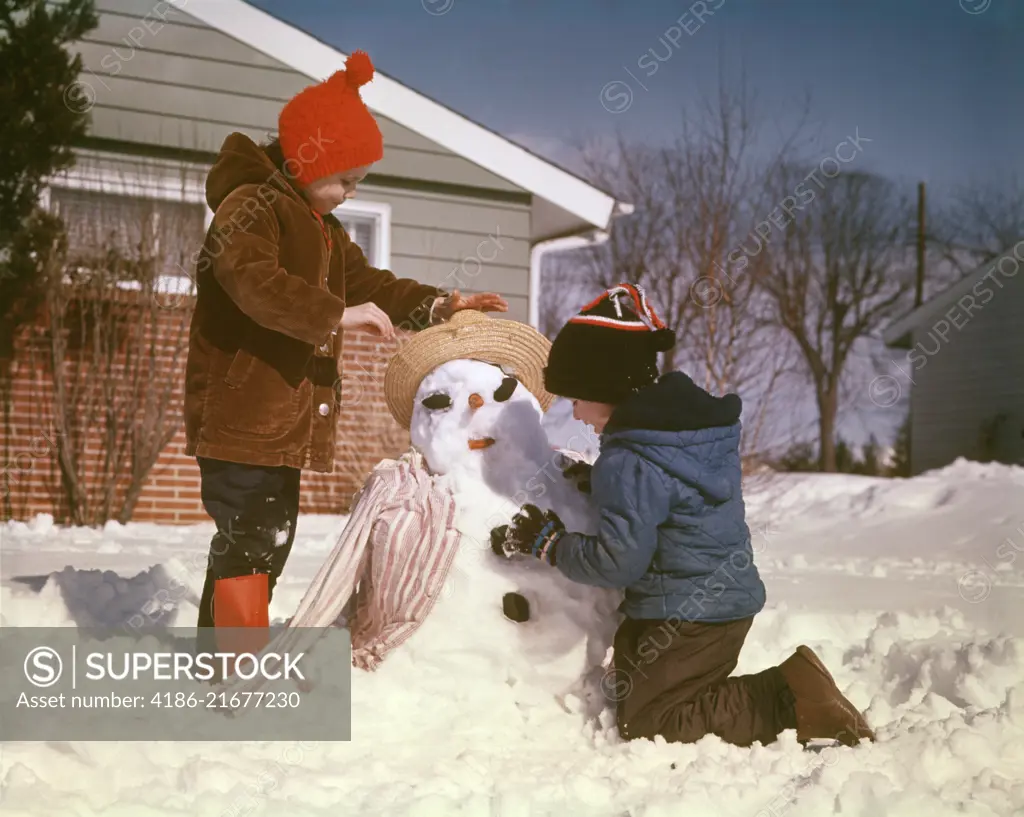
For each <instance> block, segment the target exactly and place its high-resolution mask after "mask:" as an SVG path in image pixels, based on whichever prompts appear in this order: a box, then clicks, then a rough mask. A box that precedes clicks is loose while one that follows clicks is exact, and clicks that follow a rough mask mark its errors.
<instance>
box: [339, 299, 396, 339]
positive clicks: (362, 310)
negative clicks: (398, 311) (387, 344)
mask: <svg viewBox="0 0 1024 817" xmlns="http://www.w3.org/2000/svg"><path fill="white" fill-rule="evenodd" d="M341 328H342V329H362V330H364V331H367V332H376V333H377V334H378V335H380V336H381V337H382V338H384V340H394V339H395V327H394V325H393V324H392V323H391V318H389V317H388V316H387V315H385V314H384V310H382V309H381V308H380V307H379V306H377V304H373V303H365V304H359V306H348V307H345V311H344V312H343V313H342V314H341Z"/></svg>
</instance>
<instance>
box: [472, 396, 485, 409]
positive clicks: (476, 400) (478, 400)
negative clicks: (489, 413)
mask: <svg viewBox="0 0 1024 817" xmlns="http://www.w3.org/2000/svg"><path fill="white" fill-rule="evenodd" d="M483 404H484V398H482V397H481V396H480V395H479V394H471V395H469V407H470V408H471V409H473V411H476V410H477V409H478V408H480V406H482V405H483Z"/></svg>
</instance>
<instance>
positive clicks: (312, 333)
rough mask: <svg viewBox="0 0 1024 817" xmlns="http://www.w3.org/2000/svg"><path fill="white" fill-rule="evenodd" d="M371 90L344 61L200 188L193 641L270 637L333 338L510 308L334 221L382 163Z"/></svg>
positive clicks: (192, 370)
mask: <svg viewBox="0 0 1024 817" xmlns="http://www.w3.org/2000/svg"><path fill="white" fill-rule="evenodd" d="M372 77H373V65H372V63H371V62H370V58H369V57H368V56H367V55H366V54H365V53H363V52H356V53H354V54H353V55H352V56H351V57H350V58H349V60H348V62H347V64H346V66H345V70H342V71H338V72H337V73H335V74H334V75H333V76H331V77H330V78H329V79H327V80H326V81H325V82H322V83H320V84H318V85H314V86H311V87H308V88H306V89H304V90H303V91H301V92H299V93H298V94H297V95H296V96H295V97H294V98H293V99H291V100H290V101H289V102H288V103H287V104H286V105H285V106H284V108H283V110H282V111H281V114H280V117H279V120H278V133H279V139H278V140H276V141H274V142H272V143H271V144H269V145H266V146H259V145H257V144H255V143H254V142H253V141H252V140H251V139H249V137H247V136H245V135H244V134H241V133H233V134H231V135H230V136H228V137H227V139H225V141H224V144H223V146H222V148H221V151H220V154H219V156H218V158H217V161H216V163H215V164H214V166H213V168H212V169H211V170H210V173H209V176H208V177H207V180H206V197H207V201H208V203H209V205H210V208H211V209H212V210H213V211H214V217H213V223H212V225H211V227H210V230H209V232H208V233H207V236H206V240H205V243H204V245H203V248H202V250H201V252H200V254H199V258H198V260H197V263H196V285H197V299H196V305H195V312H194V314H193V317H192V325H191V332H190V341H189V352H188V363H187V371H186V383H185V427H186V436H187V446H186V453H187V454H188V455H190V456H195V457H196V458H197V461H198V463H199V468H200V472H201V475H202V499H203V505H204V507H205V508H206V511H207V512H208V513H209V514H210V516H211V517H212V518H213V520H214V521H215V523H216V525H217V532H216V534H215V535H214V537H213V541H212V543H211V546H210V556H209V562H208V568H207V574H206V584H205V586H204V588H203V594H202V600H201V603H200V610H199V627H200V628H210V627H259V628H264V632H265V628H266V627H267V626H268V624H269V611H268V606H269V603H270V599H271V596H272V593H273V590H274V585H275V583H276V581H277V579H278V577H279V576H280V575H281V571H282V570H283V569H284V566H285V562H286V561H287V559H288V554H289V552H290V550H291V546H292V540H293V539H294V536H295V523H296V519H297V517H298V511H299V478H300V469H302V468H308V469H311V470H313V471H320V472H330V471H332V470H333V465H334V450H335V432H336V426H337V420H338V402H339V397H340V394H339V389H338V383H339V377H338V367H339V364H340V360H341V355H342V337H343V332H339V331H338V330H339V329H341V330H354V329H364V330H370V331H373V332H375V333H377V334H379V335H380V336H382V337H383V338H386V339H391V338H393V337H394V324H395V323H403V324H404V325H405V326H406V327H408V328H410V329H414V330H415V329H420V328H423V327H425V326H428V325H430V324H431V323H436V322H438V321H443V320H446V319H447V318H449V317H450V316H451V315H452V314H454V313H455V312H456V311H458V310H461V309H478V310H485V311H500V312H504V311H506V310H507V309H508V305H507V303H506V302H505V301H504V299H502V298H501V297H499V296H498V295H495V294H493V293H486V294H478V295H473V296H470V297H463V296H461V295H460V294H459V292H458V291H457V290H456V291H454V292H452V293H451V294H448V293H446V292H444V291H442V290H440V289H438V288H436V287H432V286H426V285H424V284H420V283H418V282H416V281H413V280H410V279H407V278H397V277H395V276H394V275H392V274H391V273H390V272H388V271H386V270H380V269H375V268H374V267H372V266H370V264H369V263H368V262H367V260H366V258H365V256H364V255H363V252H362V250H360V248H359V246H358V245H357V244H355V243H354V242H353V241H352V239H351V238H350V237H349V235H348V234H347V233H346V231H345V229H344V228H343V227H342V225H341V223H340V222H339V221H338V220H337V219H336V218H335V217H334V216H333V215H331V213H332V211H333V210H335V209H336V208H337V207H338V206H340V205H341V204H342V203H343V202H345V200H347V199H349V198H352V197H353V196H354V195H355V192H356V187H357V185H358V184H359V182H361V181H362V180H363V178H365V176H366V174H367V173H368V172H369V170H370V168H371V167H372V166H373V164H374V163H375V162H377V161H379V160H380V159H381V158H382V156H383V152H384V148H383V138H382V136H381V132H380V129H379V128H378V126H377V123H376V121H375V120H374V118H373V116H372V114H371V113H370V111H369V109H368V108H367V107H366V105H365V104H364V103H363V101H362V98H361V97H360V95H359V88H360V86H362V85H363V84H365V83H366V82H368V81H369V80H370V79H372ZM204 632H206V638H207V639H209V638H210V636H211V635H212V633H210V631H204V630H202V629H201V630H200V636H201V637H203V634H204ZM258 641H259V637H257V642H258ZM256 646H259V644H258V643H257V644H256Z"/></svg>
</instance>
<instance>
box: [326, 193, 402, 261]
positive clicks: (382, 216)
mask: <svg viewBox="0 0 1024 817" xmlns="http://www.w3.org/2000/svg"><path fill="white" fill-rule="evenodd" d="M333 215H334V217H335V218H336V219H338V220H339V221H341V222H342V223H344V220H345V218H346V217H347V216H353V217H354V218H365V219H370V220H372V221H373V222H374V231H373V232H374V239H373V257H372V258H370V259H369V261H370V263H371V264H372V265H373V266H375V267H376V268H377V269H386V270H389V269H391V205H390V204H386V203H384V202H382V201H362V200H357V199H350V200H349V201H346V202H345V203H344V204H343V205H341V206H340V207H337V208H335V209H334V211H333Z"/></svg>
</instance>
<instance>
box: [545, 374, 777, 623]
mask: <svg viewBox="0 0 1024 817" xmlns="http://www.w3.org/2000/svg"><path fill="white" fill-rule="evenodd" d="M741 408H742V403H741V401H740V398H739V396H738V395H735V394H728V395H726V396H725V397H721V398H719V397H714V396H713V395H711V394H709V393H708V392H706V391H704V390H703V389H701V388H700V387H698V386H697V385H696V384H695V383H694V382H693V381H692V380H691V379H690V378H689V377H687V376H686V375H685V374H683V373H681V372H672V373H670V374H667V375H664V376H663V377H661V378H660V379H659V380H658V381H657V382H656V383H654V384H652V385H651V386H648V387H647V388H645V389H643V390H641V391H640V392H638V393H636V394H634V395H633V396H631V397H630V398H629V399H628V400H627V401H626V402H624V403H622V404H621V405H619V406H617V407H616V409H615V412H614V413H613V415H612V418H611V421H610V422H609V423H608V425H607V426H606V428H605V430H604V433H603V434H602V437H601V454H600V456H599V457H598V458H597V461H596V462H595V463H594V468H593V471H592V473H591V491H592V494H593V500H594V502H595V504H596V505H597V507H598V508H599V509H600V513H601V522H600V528H599V531H598V535H597V536H584V535H582V534H576V533H569V534H566V535H565V536H563V537H562V538H561V539H560V540H559V542H558V544H557V548H556V566H557V567H558V569H559V570H560V571H562V573H564V574H565V575H566V576H567V577H569V578H570V579H572V580H573V581H577V582H580V583H583V584H589V585H596V586H598V587H619V588H625V601H624V603H623V606H622V612H624V613H625V614H626V615H627V616H629V617H630V618H640V619H675V620H680V621H702V622H708V623H710V622H724V621H735V620H737V619H742V618H747V617H749V616H753V615H754V614H756V613H757V612H759V611H760V610H761V609H762V607H764V603H765V589H764V584H763V583H762V581H761V577H760V574H759V573H758V570H757V567H755V565H754V555H753V552H752V548H751V542H750V532H749V529H748V528H747V524H746V519H745V513H744V505H743V495H742V492H741V489H740V475H741V469H740V422H739V418H740V411H741Z"/></svg>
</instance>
